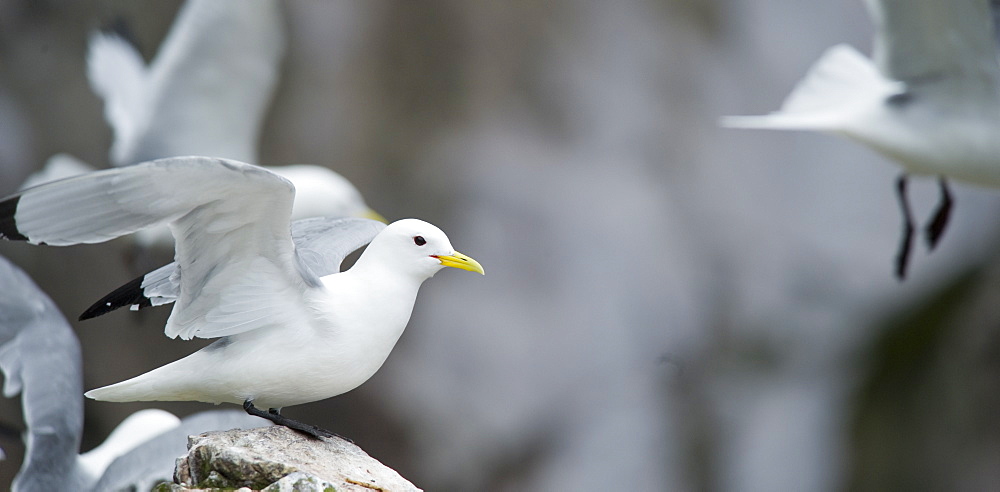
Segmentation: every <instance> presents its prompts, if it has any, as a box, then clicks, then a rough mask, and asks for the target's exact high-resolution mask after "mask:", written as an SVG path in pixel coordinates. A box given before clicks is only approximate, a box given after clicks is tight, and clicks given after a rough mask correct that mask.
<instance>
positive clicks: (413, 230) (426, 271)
mask: <svg viewBox="0 0 1000 492" xmlns="http://www.w3.org/2000/svg"><path fill="white" fill-rule="evenodd" d="M369 262H370V263H371V264H376V263H377V264H381V265H383V266H385V267H388V268H391V269H392V270H395V271H399V272H406V273H408V274H410V275H413V276H414V277H416V278H419V279H420V280H424V279H427V278H430V277H432V276H433V275H434V274H435V273H437V272H438V271H439V270H441V269H442V268H444V267H453V268H459V269H462V270H468V271H470V272H478V273H481V274H485V272H484V271H483V267H482V265H480V264H479V262H478V261H476V260H474V259H472V258H470V257H468V256H466V255H464V254H462V253H459V252H458V251H455V248H454V247H452V245H451V241H449V240H448V236H447V235H445V233H444V231H442V230H441V229H438V228H437V226H435V225H433V224H430V223H427V222H424V221H422V220H419V219H402V220H397V221H396V222H393V223H391V224H389V225H388V226H386V228H385V229H384V230H382V232H380V233H379V235H378V236H376V237H375V239H374V240H372V242H371V244H369V245H368V249H366V250H365V253H364V255H363V256H362V258H361V259H359V260H358V265H360V264H362V263H365V264H368V263H369Z"/></svg>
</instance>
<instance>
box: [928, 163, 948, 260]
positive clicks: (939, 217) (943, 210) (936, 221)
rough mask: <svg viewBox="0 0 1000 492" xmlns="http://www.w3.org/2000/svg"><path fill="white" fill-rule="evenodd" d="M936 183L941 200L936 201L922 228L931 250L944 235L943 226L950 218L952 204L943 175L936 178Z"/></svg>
mask: <svg viewBox="0 0 1000 492" xmlns="http://www.w3.org/2000/svg"><path fill="white" fill-rule="evenodd" d="M938 185H939V186H940V187H941V201H940V202H938V207H937V210H935V211H934V216H933V218H931V221H930V222H929V223H928V224H927V227H925V228H924V232H925V233H926V234H927V248H928V249H930V250H932V251H933V250H934V247H935V246H937V243H938V241H940V240H941V236H943V235H944V230H945V228H946V227H948V219H949V218H951V208H952V205H953V204H954V200H952V197H951V191H950V190H948V182H947V181H946V180H945V179H944V177H941V178H938Z"/></svg>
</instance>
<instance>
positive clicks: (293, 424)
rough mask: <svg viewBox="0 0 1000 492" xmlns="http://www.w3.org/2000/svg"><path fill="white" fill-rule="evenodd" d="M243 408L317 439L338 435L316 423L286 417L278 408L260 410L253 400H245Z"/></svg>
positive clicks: (251, 413)
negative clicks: (317, 425) (311, 423)
mask: <svg viewBox="0 0 1000 492" xmlns="http://www.w3.org/2000/svg"><path fill="white" fill-rule="evenodd" d="M243 410H246V412H247V413H249V414H250V415H253V416H254V417H260V418H262V419H267V420H270V421H271V422H274V423H275V424H276V425H283V426H285V427H288V428H289V429H292V430H296V431H299V432H301V433H303V434H307V435H309V436H312V437H314V438H316V439H320V438H323V437H335V436H336V434H334V433H332V432H330V431H328V430H325V429H320V428H319V427H316V426H315V425H309V424H304V423H302V422H299V421H298V420H293V419H290V418H288V417H284V416H282V415H281V414H280V413H278V410H277V409H274V408H272V409H269V410H268V411H266V412H265V411H263V410H260V409H258V408H257V407H255V406H253V402H251V401H250V400H247V401H245V402H243Z"/></svg>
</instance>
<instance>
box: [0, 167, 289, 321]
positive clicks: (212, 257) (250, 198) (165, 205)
mask: <svg viewBox="0 0 1000 492" xmlns="http://www.w3.org/2000/svg"><path fill="white" fill-rule="evenodd" d="M294 194H295V192H294V188H293V187H292V185H291V183H289V182H288V181H287V180H285V179H284V178H281V177H280V176H277V175H275V174H273V173H271V172H268V171H267V170H265V169H263V168H260V167H257V166H252V165H249V164H243V163H240V162H236V161H229V160H225V159H212V158H206V157H177V158H171V159H161V160H158V161H153V162H147V163H143V164H138V165H135V166H126V167H122V168H115V169H108V170H104V171H97V172H93V173H89V174H86V175H83V176H78V177H74V178H69V179H65V180H62V181H57V182H54V183H49V184H45V185H42V186H38V187H35V188H31V189H29V190H25V191H23V192H21V193H19V194H16V195H13V196H11V197H9V198H7V199H6V200H4V201H2V202H0V235H3V236H5V237H7V238H9V239H24V240H27V241H29V242H32V243H36V244H39V243H46V244H51V245H68V244H77V243H96V242H102V241H106V240H108V239H111V238H114V237H118V236H121V235H124V234H130V233H133V232H135V231H137V230H139V229H142V228H145V227H148V226H151V225H154V224H157V223H161V222H169V225H170V229H171V232H172V233H173V235H174V239H175V242H176V252H175V255H174V257H175V259H176V261H177V264H178V265H179V268H180V270H181V271H182V272H184V275H183V277H182V278H181V282H180V295H179V297H178V300H177V305H176V307H175V309H174V310H173V312H172V313H171V315H170V319H169V320H168V321H167V326H166V328H165V330H164V331H165V332H166V334H167V336H170V337H176V336H180V337H182V338H185V339H188V338H191V337H194V336H197V337H201V338H215V337H221V336H227V335H234V334H236V333H242V332H245V331H250V330H253V329H256V328H260V327H261V326H265V325H271V324H278V323H284V322H286V321H287V322H289V323H291V324H293V325H294V324H295V323H296V321H298V320H295V319H294V316H296V315H297V314H298V315H301V313H302V311H303V308H302V292H303V291H304V290H305V289H307V288H308V285H307V284H306V279H304V278H303V276H302V273H301V271H300V268H299V266H298V262H297V261H296V259H295V256H294V248H293V246H292V241H291V238H290V236H289V215H290V214H291V207H292V200H293V198H294ZM289 318H292V319H289Z"/></svg>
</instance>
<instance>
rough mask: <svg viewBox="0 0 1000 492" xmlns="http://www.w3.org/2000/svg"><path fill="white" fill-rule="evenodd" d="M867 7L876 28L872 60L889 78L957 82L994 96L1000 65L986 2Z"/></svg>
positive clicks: (900, 1) (872, 0)
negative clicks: (955, 80) (956, 80)
mask: <svg viewBox="0 0 1000 492" xmlns="http://www.w3.org/2000/svg"><path fill="white" fill-rule="evenodd" d="M867 4H868V8H869V12H870V13H871V16H872V18H873V19H874V21H875V25H876V36H875V44H874V53H873V58H874V59H875V63H876V64H877V65H878V66H879V69H880V70H881V71H882V73H883V74H884V75H885V76H886V77H889V78H891V79H895V80H900V81H903V82H907V83H919V82H922V81H938V80H940V79H942V78H951V77H957V78H963V79H966V80H967V83H972V84H973V85H976V86H977V87H978V88H981V89H988V90H991V91H992V90H995V87H996V83H997V81H998V80H1000V74H998V72H1000V64H998V61H997V45H996V40H995V38H994V33H993V17H992V15H991V12H990V5H989V4H988V3H987V2H985V1H983V0H867ZM966 87H967V88H971V87H968V86H966Z"/></svg>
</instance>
